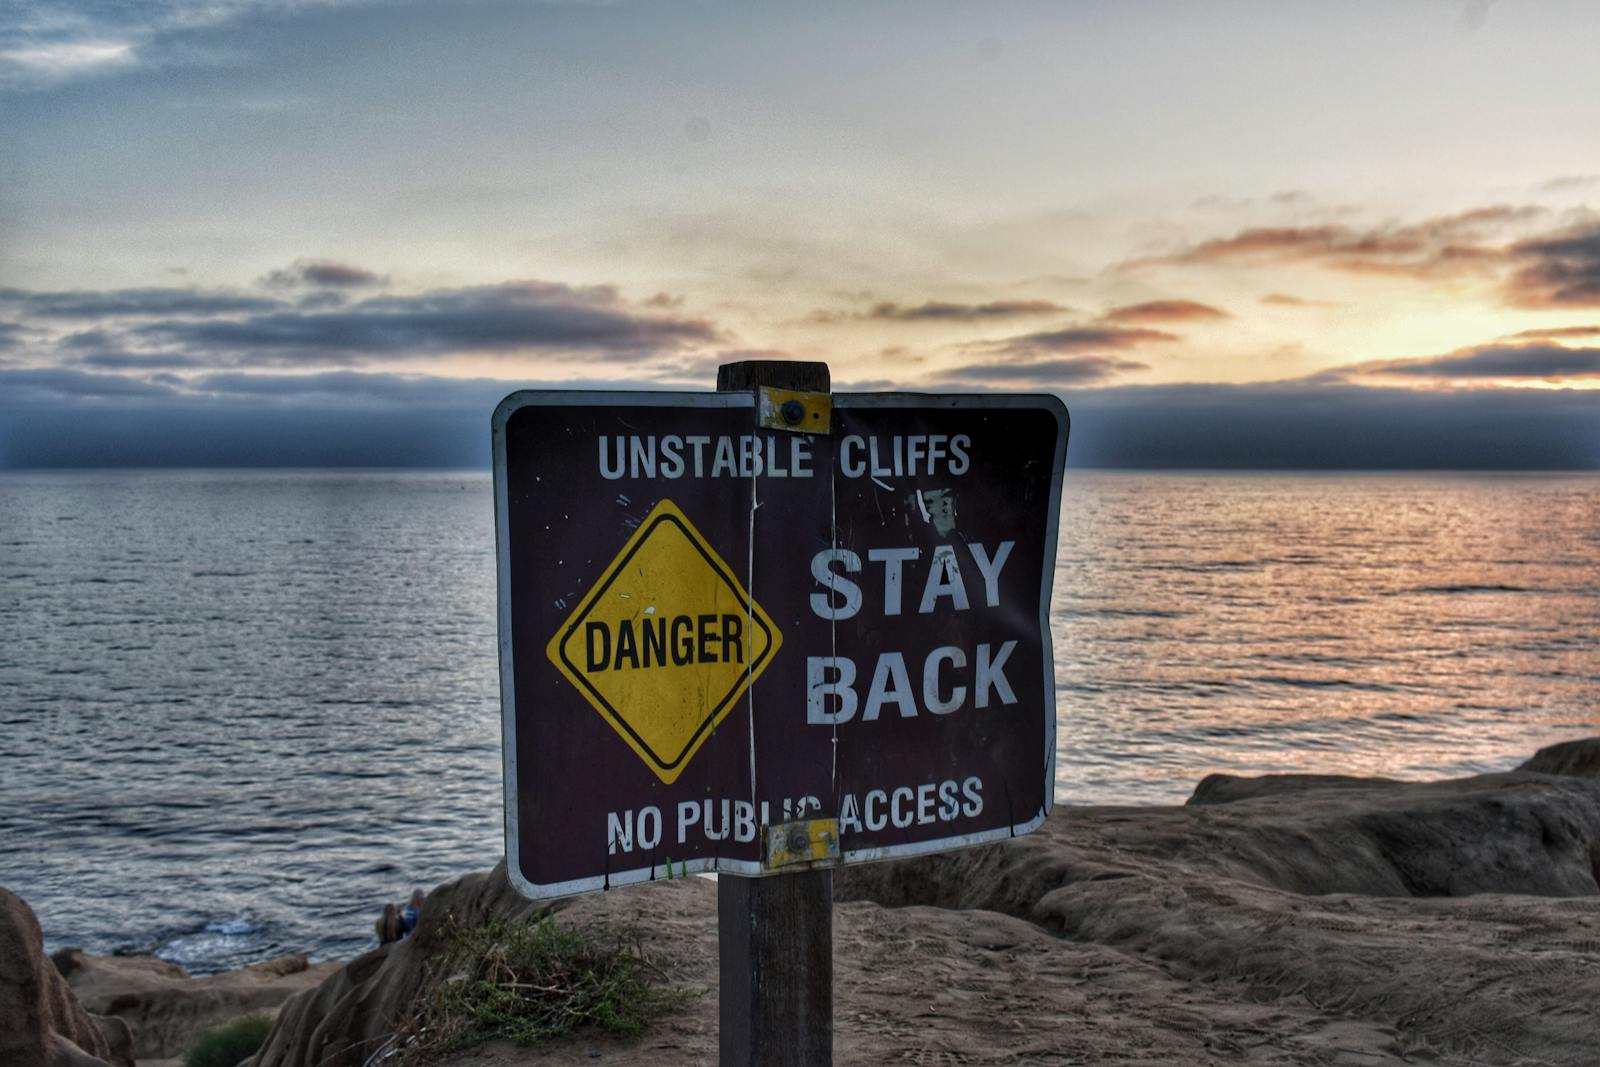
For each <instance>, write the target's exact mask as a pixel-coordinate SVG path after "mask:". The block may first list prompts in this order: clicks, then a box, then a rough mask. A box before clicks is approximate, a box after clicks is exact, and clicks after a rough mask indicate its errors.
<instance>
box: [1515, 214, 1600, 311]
mask: <svg viewBox="0 0 1600 1067" xmlns="http://www.w3.org/2000/svg"><path fill="white" fill-rule="evenodd" d="M1509 254H1510V256H1511V258H1512V259H1514V260H1517V261H1519V262H1521V263H1523V265H1522V266H1521V267H1519V268H1518V269H1517V270H1516V271H1515V272H1514V273H1513V274H1512V275H1511V277H1510V278H1508V279H1507V280H1506V284H1505V295H1506V298H1507V300H1508V301H1509V302H1510V303H1512V304H1514V305H1516V306H1517V307H1527V308H1550V307H1600V225H1594V224H1590V225H1587V226H1581V227H1576V228H1574V229H1570V230H1567V231H1565V232H1563V233H1560V234H1555V235H1549V236H1543V237H1538V238H1534V239H1531V240H1526V241H1519V242H1517V243H1516V244H1513V245H1512V246H1511V248H1510V250H1509Z"/></svg>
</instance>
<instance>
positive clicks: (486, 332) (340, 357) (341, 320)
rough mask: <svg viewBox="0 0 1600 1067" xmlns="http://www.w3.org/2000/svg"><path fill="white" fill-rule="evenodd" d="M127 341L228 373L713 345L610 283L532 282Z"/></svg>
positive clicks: (175, 325) (146, 332) (200, 326)
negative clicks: (230, 369) (218, 365)
mask: <svg viewBox="0 0 1600 1067" xmlns="http://www.w3.org/2000/svg"><path fill="white" fill-rule="evenodd" d="M130 334H131V335H132V336H134V337H136V338H137V339H139V340H140V341H142V342H145V343H148V344H155V345H158V346H165V347H167V348H169V349H176V350H177V351H179V352H181V353H183V354H186V355H204V356H208V357H211V358H213V359H214V360H216V361H219V362H223V363H226V364H231V365H236V366H248V365H271V366H281V365H296V364H303V363H306V362H317V361H321V362H336V363H344V364H352V363H361V362H366V361H370V360H374V359H409V358H418V357H423V356H435V355H443V354H451V353H464V352H478V353H515V352H526V351H545V352H557V353H582V354H585V355H587V356H590V357H593V358H599V359H638V358H640V357H642V356H647V355H651V354H655V353H661V352H671V351H676V350H679V349H681V348H684V347H687V346H690V345H694V344H700V343H706V342H712V341H716V340H718V339H720V333H719V332H718V330H717V329H716V328H715V327H713V326H712V325H711V324H710V323H708V322H706V321H704V320H701V319H693V318H684V317H681V316H670V315H661V314H653V313H652V314H646V313H643V312H641V311H639V310H638V309H636V308H635V307H632V306H630V305H628V304H626V303H625V302H624V301H623V300H622V299H621V298H620V297H619V296H618V295H617V293H616V290H615V289H613V288H611V287H610V286H589V287H583V288H574V287H571V286H567V285H561V284H558V283H555V282H539V281H528V282H508V283H504V284H500V285H485V286H477V287H473V288H466V289H437V290H432V291H429V292H423V293H417V294H412V295H391V296H375V297H369V298H367V299H365V300H361V301H359V302H356V303H354V304H351V305H349V306H347V307H342V308H338V309H336V310H320V309H315V308H312V309H299V308H295V309H290V308H280V309H279V310H274V311H271V312H269V313H266V314H258V315H249V316H246V317H244V318H239V319H203V320H178V319H174V320H167V321H163V322H154V323H149V324H146V325H142V326H139V327H136V328H135V329H133V330H131V331H130Z"/></svg>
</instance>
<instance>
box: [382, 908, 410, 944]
mask: <svg viewBox="0 0 1600 1067" xmlns="http://www.w3.org/2000/svg"><path fill="white" fill-rule="evenodd" d="M409 932H410V931H408V930H406V929H405V928H404V924H403V922H402V920H401V918H400V909H399V908H397V907H395V906H394V904H393V903H389V904H385V905H384V906H383V914H382V915H380V916H379V917H378V944H380V945H387V944H389V943H390V942H391V941H398V940H400V939H401V938H402V937H405V936H406V934H407V933H409Z"/></svg>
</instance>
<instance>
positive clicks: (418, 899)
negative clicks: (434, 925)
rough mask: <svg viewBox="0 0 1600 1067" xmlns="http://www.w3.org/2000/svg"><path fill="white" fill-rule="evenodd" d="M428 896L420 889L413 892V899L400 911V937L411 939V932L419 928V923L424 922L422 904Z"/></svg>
mask: <svg viewBox="0 0 1600 1067" xmlns="http://www.w3.org/2000/svg"><path fill="white" fill-rule="evenodd" d="M425 899H426V894H424V893H423V892H422V890H420V889H414V890H412V891H411V899H410V900H408V901H406V906H405V907H403V908H401V909H400V936H401V937H410V936H411V932H412V931H413V930H415V929H416V928H417V923H419V922H421V921H422V902H423V900H425Z"/></svg>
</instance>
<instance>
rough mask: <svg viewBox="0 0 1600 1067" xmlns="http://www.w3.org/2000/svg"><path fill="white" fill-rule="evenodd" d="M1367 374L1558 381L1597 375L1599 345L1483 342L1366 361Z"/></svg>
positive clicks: (1598, 370)
mask: <svg viewBox="0 0 1600 1067" xmlns="http://www.w3.org/2000/svg"><path fill="white" fill-rule="evenodd" d="M1361 370H1362V371H1364V372H1365V373H1368V374H1382V375H1389V376H1394V377H1406V378H1457V379H1459V378H1472V379H1484V378H1490V379H1506V378H1522V379H1530V380H1539V381H1561V380H1564V379H1569V378H1588V377H1600V348H1563V347H1561V346H1560V345H1549V344H1528V345H1485V346H1483V347H1479V348H1469V349H1463V350H1462V351H1459V352H1451V353H1450V354H1448V355H1443V356H1433V357H1431V358H1428V359H1408V360H1396V361H1393V362H1388V363H1379V364H1366V365H1364V366H1363V367H1362V368H1361Z"/></svg>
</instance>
